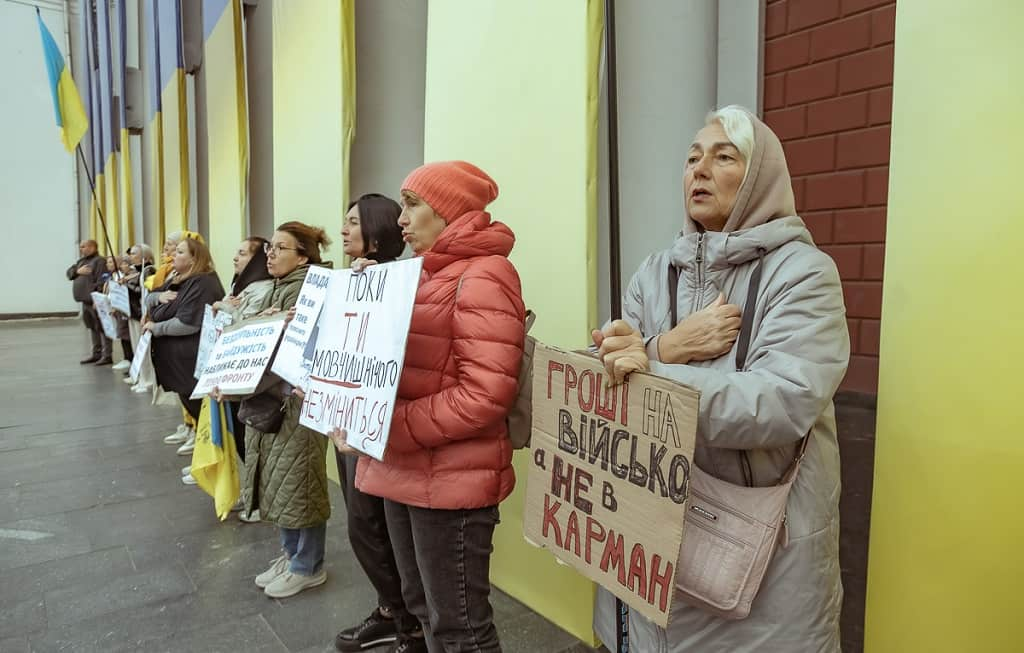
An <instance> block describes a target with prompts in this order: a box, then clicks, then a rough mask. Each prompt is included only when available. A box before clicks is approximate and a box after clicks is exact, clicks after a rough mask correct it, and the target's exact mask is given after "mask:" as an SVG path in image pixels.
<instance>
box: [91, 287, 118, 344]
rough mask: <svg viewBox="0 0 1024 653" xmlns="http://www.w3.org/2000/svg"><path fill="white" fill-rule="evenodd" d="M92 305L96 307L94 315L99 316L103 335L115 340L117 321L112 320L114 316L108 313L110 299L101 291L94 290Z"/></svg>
mask: <svg viewBox="0 0 1024 653" xmlns="http://www.w3.org/2000/svg"><path fill="white" fill-rule="evenodd" d="M92 305H93V306H94V307H95V308H96V315H98V316H99V318H100V324H101V325H102V326H103V335H105V336H106V337H108V338H110V339H111V340H117V339H118V337H117V322H115V321H114V316H113V315H112V314H111V313H110V299H109V298H107V296H106V295H104V294H103V293H99V292H94V293H92Z"/></svg>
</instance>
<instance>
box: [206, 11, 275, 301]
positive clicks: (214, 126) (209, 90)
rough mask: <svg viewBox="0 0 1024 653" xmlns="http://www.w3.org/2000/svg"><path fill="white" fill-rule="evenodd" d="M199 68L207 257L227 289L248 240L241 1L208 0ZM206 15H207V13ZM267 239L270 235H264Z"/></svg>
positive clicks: (247, 133)
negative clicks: (205, 158) (204, 137)
mask: <svg viewBox="0 0 1024 653" xmlns="http://www.w3.org/2000/svg"><path fill="white" fill-rule="evenodd" d="M208 2H210V5H211V6H210V9H219V10H220V11H219V13H217V12H215V11H210V12H209V14H208V15H206V16H204V32H205V34H206V40H205V43H204V53H203V59H204V60H203V66H204V68H205V70H206V116H207V121H208V125H209V127H208V130H207V131H208V147H207V151H208V153H209V154H208V156H209V169H210V181H209V184H207V187H208V189H209V206H210V239H209V243H210V252H211V254H212V255H213V261H214V264H215V265H216V266H217V272H218V273H219V275H220V279H221V282H222V283H223V284H224V287H225V288H228V287H229V284H230V282H231V277H232V267H231V262H232V258H233V257H234V253H235V251H236V250H237V248H238V245H239V243H240V242H241V240H242V239H243V238H245V237H246V236H248V235H249V234H248V224H247V218H248V213H247V200H248V180H249V120H248V109H247V105H246V97H245V54H244V49H243V43H242V40H243V33H242V0H219V1H218V0H208ZM208 11H209V10H208ZM267 236H269V234H267Z"/></svg>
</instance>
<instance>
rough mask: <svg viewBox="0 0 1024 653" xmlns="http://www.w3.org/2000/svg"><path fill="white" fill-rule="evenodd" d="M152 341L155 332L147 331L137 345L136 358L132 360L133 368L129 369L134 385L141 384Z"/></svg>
mask: <svg viewBox="0 0 1024 653" xmlns="http://www.w3.org/2000/svg"><path fill="white" fill-rule="evenodd" d="M151 340H153V332H152V331H146V332H144V333H143V334H142V336H141V337H140V338H139V344H137V345H135V356H134V357H133V358H132V366H131V367H129V368H128V376H130V377H131V379H132V383H138V382H139V374H140V373H141V372H142V366H143V365H145V364H146V359H147V358H149V343H150V341H151Z"/></svg>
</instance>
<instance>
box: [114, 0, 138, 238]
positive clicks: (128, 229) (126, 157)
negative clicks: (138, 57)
mask: <svg viewBox="0 0 1024 653" xmlns="http://www.w3.org/2000/svg"><path fill="white" fill-rule="evenodd" d="M117 32H118V34H117V41H118V46H117V49H118V52H119V53H120V56H119V64H118V76H119V77H120V87H121V106H120V108H119V117H120V120H119V124H120V130H119V131H120V132H121V133H120V134H119V137H120V142H119V149H120V151H121V156H120V161H119V169H120V172H121V178H120V187H121V188H120V191H121V195H120V202H121V217H122V220H123V222H124V225H123V226H124V232H125V242H124V245H125V247H131V246H132V245H134V244H135V242H136V237H135V209H134V206H135V200H134V194H133V193H132V166H131V147H130V144H129V141H128V109H127V105H128V102H127V101H126V99H125V98H127V97H128V93H127V92H126V90H125V89H127V88H128V54H127V53H128V9H127V0H117Z"/></svg>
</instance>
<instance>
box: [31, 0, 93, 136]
mask: <svg viewBox="0 0 1024 653" xmlns="http://www.w3.org/2000/svg"><path fill="white" fill-rule="evenodd" d="M36 20H37V21H39V35H40V36H41V37H42V39H43V57H44V58H45V59H46V72H47V73H48V74H49V76H50V93H51V94H52V95H53V112H54V114H56V117H57V126H58V127H60V140H61V142H62V143H64V148H65V149H67V151H68V152H74V151H75V148H76V147H78V142H79V141H81V140H82V136H83V135H85V132H86V130H87V129H89V119H88V118H87V117H86V116H85V108H84V107H83V106H82V98H81V97H80V96H79V95H78V89H77V88H75V80H73V79H72V78H71V71H70V70H68V68H67V66H66V65H65V64H64V55H62V54H61V53H60V48H58V47H57V42H56V41H54V40H53V35H52V34H50V30H48V29H46V25H45V24H44V23H43V17H42V16H41V15H40V14H39V9H38V8H36Z"/></svg>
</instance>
